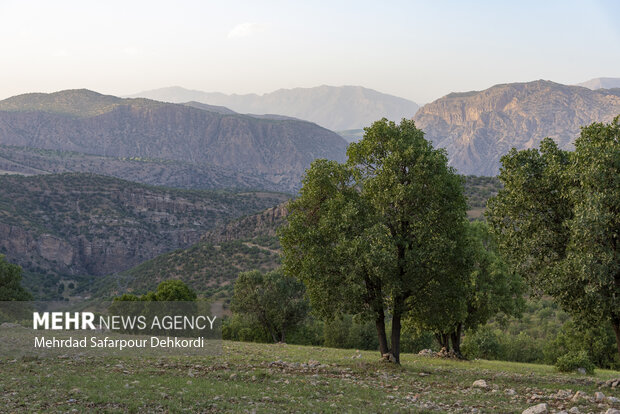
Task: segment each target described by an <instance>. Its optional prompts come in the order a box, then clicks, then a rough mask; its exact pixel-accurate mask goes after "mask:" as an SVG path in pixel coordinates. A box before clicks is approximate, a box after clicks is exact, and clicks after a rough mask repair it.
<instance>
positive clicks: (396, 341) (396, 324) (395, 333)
mask: <svg viewBox="0 0 620 414" xmlns="http://www.w3.org/2000/svg"><path fill="white" fill-rule="evenodd" d="M403 307H404V299H403V298H401V297H396V298H394V314H393V315H392V349H391V354H392V355H393V356H394V362H395V363H397V364H399V365H400V328H401V326H400V319H401V317H402V315H403Z"/></svg>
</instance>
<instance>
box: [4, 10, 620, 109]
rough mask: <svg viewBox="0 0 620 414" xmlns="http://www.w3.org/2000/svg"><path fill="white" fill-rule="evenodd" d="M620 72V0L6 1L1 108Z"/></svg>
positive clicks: (408, 91)
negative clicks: (39, 95)
mask: <svg viewBox="0 0 620 414" xmlns="http://www.w3.org/2000/svg"><path fill="white" fill-rule="evenodd" d="M595 77H620V1H617V0H609V1H602V0H601V1H596V0H594V1H592V0H591V1H571V0H563V1H553V0H547V1H540V0H538V1H528V0H520V1H475V0H468V1H447V0H446V1H439V0H435V1H414V0H410V1H389V0H384V1H382V2H378V1H368V2H366V1H361V0H358V1H338V0H331V1H320V0H314V1H305V2H302V1H266V0H261V1H256V0H250V1H234V0H226V1H222V0H217V1H207V0H198V1H189V0H176V1H174V2H172V1H169V0H167V1H159V0H148V1H133V0H123V1H116V0H106V1H89V0H78V1H69V0H54V1H29V0H18V1H12V0H0V99H4V98H7V97H9V96H13V95H18V94H21V93H27V92H53V91H58V90H63V89H76V88H87V89H92V90H95V91H98V92H101V93H106V94H112V95H129V94H132V93H137V92H140V91H144V90H149V89H156V88H161V87H167V86H175V85H176V86H182V87H185V88H189V89H197V90H202V91H206V92H224V93H259V94H262V93H267V92H272V91H274V90H277V89H280V88H295V87H313V86H319V85H334V86H340V85H361V86H364V87H367V88H372V89H376V90H378V91H380V92H384V93H389V94H393V95H397V96H401V97H404V98H407V99H411V100H413V101H415V102H418V103H427V102H431V101H433V100H435V99H437V98H439V97H441V96H444V95H446V94H448V93H450V92H455V91H469V90H481V89H486V88H488V87H490V86H492V85H495V84H498V83H508V82H525V81H532V80H537V79H547V80H552V81H555V82H559V83H566V84H573V83H578V82H583V81H586V80H589V79H591V78H595Z"/></svg>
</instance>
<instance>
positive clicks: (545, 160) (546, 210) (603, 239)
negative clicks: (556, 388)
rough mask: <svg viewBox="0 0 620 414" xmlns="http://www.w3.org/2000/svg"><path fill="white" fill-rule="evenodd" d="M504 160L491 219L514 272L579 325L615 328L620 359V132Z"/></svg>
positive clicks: (587, 130)
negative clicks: (570, 147)
mask: <svg viewBox="0 0 620 414" xmlns="http://www.w3.org/2000/svg"><path fill="white" fill-rule="evenodd" d="M619 118H620V117H617V118H616V119H615V120H614V121H613V122H611V123H609V124H602V123H594V124H592V125H589V126H587V127H584V128H582V131H581V135H580V136H579V137H578V138H577V140H576V141H575V151H574V152H568V151H562V150H560V149H558V147H557V145H556V144H555V143H554V142H553V141H552V140H550V139H548V138H547V139H545V140H543V141H542V143H541V145H540V150H538V149H531V150H527V151H516V150H514V149H513V150H512V151H511V152H510V153H509V154H507V155H506V156H504V157H503V158H502V168H501V172H500V180H501V181H502V183H503V184H504V189H502V190H501V191H500V192H499V194H498V195H497V197H495V198H494V199H491V200H490V201H489V208H488V212H487V215H488V219H489V223H490V224H491V227H492V229H493V232H494V233H495V235H496V236H497V237H498V239H499V241H500V242H499V246H500V249H501V251H502V253H503V255H504V256H505V257H506V258H507V259H508V261H509V263H510V264H511V265H512V268H513V269H514V270H516V271H517V272H518V273H520V274H521V275H523V276H524V277H525V278H527V279H528V280H529V281H530V282H531V285H532V286H533V287H537V288H540V290H542V291H543V292H545V293H548V294H549V295H551V296H553V297H554V298H555V299H556V300H557V301H558V302H559V303H560V305H561V306H562V307H563V308H564V309H565V310H566V311H567V312H569V313H571V314H572V315H573V316H574V317H575V318H576V319H577V320H581V321H582V322H584V321H585V322H588V323H591V324H598V323H603V322H604V323H611V326H612V328H613V330H614V332H615V335H616V343H617V348H618V354H619V355H620V254H619V252H620V245H619V241H618V239H619V237H620V236H619V234H620V233H619V231H618V229H619V228H620V125H619Z"/></svg>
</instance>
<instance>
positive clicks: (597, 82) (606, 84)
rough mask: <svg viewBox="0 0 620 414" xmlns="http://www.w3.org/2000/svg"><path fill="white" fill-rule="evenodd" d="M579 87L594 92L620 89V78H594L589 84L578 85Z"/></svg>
mask: <svg viewBox="0 0 620 414" xmlns="http://www.w3.org/2000/svg"><path fill="white" fill-rule="evenodd" d="M577 86H583V87H584V88H588V89H592V90H595V89H613V88H620V78H594V79H590V80H589V81H587V82H582V83H578V84H577Z"/></svg>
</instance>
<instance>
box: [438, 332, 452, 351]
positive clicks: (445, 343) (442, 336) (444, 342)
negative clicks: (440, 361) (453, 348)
mask: <svg viewBox="0 0 620 414" xmlns="http://www.w3.org/2000/svg"><path fill="white" fill-rule="evenodd" d="M435 339H436V340H437V343H438V344H439V348H445V349H446V351H449V350H450V334H446V333H438V334H435Z"/></svg>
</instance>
